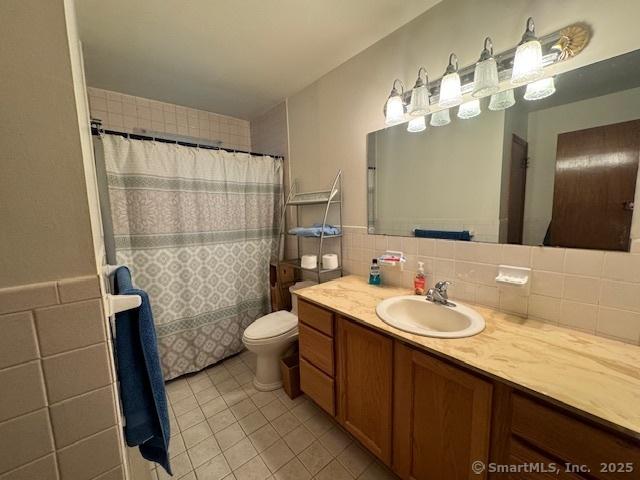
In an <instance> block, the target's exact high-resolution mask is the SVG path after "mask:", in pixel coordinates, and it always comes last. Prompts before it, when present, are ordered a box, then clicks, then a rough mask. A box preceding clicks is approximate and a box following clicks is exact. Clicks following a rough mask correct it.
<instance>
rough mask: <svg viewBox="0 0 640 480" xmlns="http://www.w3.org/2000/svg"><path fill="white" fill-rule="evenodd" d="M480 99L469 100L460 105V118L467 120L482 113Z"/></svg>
mask: <svg viewBox="0 0 640 480" xmlns="http://www.w3.org/2000/svg"><path fill="white" fill-rule="evenodd" d="M480 113H481V110H480V100H478V99H477V98H476V99H475V100H469V101H468V102H464V103H463V104H462V105H460V106H459V107H458V118H462V119H463V120H466V119H468V118H473V117H477V116H478V115H480Z"/></svg>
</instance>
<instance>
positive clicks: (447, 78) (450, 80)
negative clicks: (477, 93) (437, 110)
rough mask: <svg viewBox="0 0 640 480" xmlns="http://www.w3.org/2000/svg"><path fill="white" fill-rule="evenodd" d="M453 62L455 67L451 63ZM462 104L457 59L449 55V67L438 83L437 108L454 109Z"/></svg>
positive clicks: (453, 55)
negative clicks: (438, 96)
mask: <svg viewBox="0 0 640 480" xmlns="http://www.w3.org/2000/svg"><path fill="white" fill-rule="evenodd" d="M454 61H455V66H454V65H453V62H454ZM460 103H462V86H461V85H460V75H458V57H456V55H455V53H452V54H451V55H449V66H448V67H447V70H446V71H445V74H444V76H443V77H442V81H441V82H440V99H439V100H438V106H440V107H442V108H449V107H454V106H456V105H458V104H460Z"/></svg>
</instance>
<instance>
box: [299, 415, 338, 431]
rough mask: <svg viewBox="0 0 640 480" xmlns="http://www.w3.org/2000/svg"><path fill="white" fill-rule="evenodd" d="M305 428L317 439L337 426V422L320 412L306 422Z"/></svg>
mask: <svg viewBox="0 0 640 480" xmlns="http://www.w3.org/2000/svg"><path fill="white" fill-rule="evenodd" d="M304 425H305V427H307V428H308V429H309V431H310V432H311V433H313V434H314V435H315V436H316V437H321V436H322V435H324V434H325V433H326V432H328V431H329V430H331V429H332V428H333V427H335V426H336V425H337V423H336V421H335V420H334V419H333V418H331V417H330V416H329V415H327V414H326V413H324V412H319V413H317V414H316V415H314V416H313V417H311V418H309V419H308V420H307V421H306V422H304Z"/></svg>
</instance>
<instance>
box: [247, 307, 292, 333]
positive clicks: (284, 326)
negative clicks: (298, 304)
mask: <svg viewBox="0 0 640 480" xmlns="http://www.w3.org/2000/svg"><path fill="white" fill-rule="evenodd" d="M297 326H298V317H297V316H296V315H294V314H293V313H291V312H287V311H286V310H280V311H279V312H273V313H270V314H269V315H265V316H264V317H260V318H259V319H257V320H256V321H255V322H253V323H252V324H251V325H249V326H248V327H247V329H246V330H245V331H244V336H245V337H246V338H248V339H250V340H263V339H265V338H271V337H277V336H278V335H282V334H283V333H287V332H288V331H290V330H292V329H294V328H296V327H297Z"/></svg>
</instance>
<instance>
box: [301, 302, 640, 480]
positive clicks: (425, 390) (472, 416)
mask: <svg viewBox="0 0 640 480" xmlns="http://www.w3.org/2000/svg"><path fill="white" fill-rule="evenodd" d="M298 317H299V321H300V325H299V331H300V385H301V388H302V391H304V392H305V393H306V394H307V395H308V396H309V397H310V398H311V399H312V400H314V401H315V402H316V404H318V405H319V406H320V407H321V408H323V409H324V410H326V411H327V412H328V413H329V414H330V415H332V416H334V417H335V418H336V419H337V420H338V422H339V423H340V424H341V425H342V426H343V427H344V428H345V429H346V430H347V431H349V432H350V433H351V434H352V435H353V436H354V437H355V438H356V439H358V440H359V441H360V442H361V443H362V445H364V446H365V447H366V448H367V449H368V450H369V451H371V452H372V453H373V454H374V455H376V456H377V457H378V458H380V459H381V460H382V461H383V462H384V463H386V464H387V465H389V466H391V467H392V468H393V470H394V471H395V472H396V473H397V474H398V475H399V476H400V477H401V478H402V479H403V480H432V479H438V480H439V479H447V480H463V479H464V480H471V479H487V478H489V479H518V480H521V479H525V480H526V479H545V478H548V479H551V478H558V479H570V480H579V479H584V480H599V479H602V480H605V479H606V480H610V479H632V478H633V479H636V478H640V470H639V469H640V440H639V439H637V438H634V437H629V436H626V435H623V434H621V433H620V432H618V431H615V430H612V429H609V428H606V427H604V426H602V425H601V424H599V423H596V422H594V421H592V420H590V419H588V418H586V417H585V416H584V415H580V414H579V413H578V412H575V411H572V410H570V409H568V408H562V407H558V406H556V405H553V404H551V403H550V402H547V401H543V400H540V399H538V398H536V397H533V396H531V395H529V394H528V393H525V392H523V391H520V390H518V389H515V388H512V387H511V386H509V385H507V384H505V383H504V382H502V381H500V380H497V379H493V378H490V377H489V376H484V375H481V374H477V373H475V372H472V371H471V370H469V369H466V368H463V367H458V366H457V365H456V364H454V363H452V362H449V361H447V360H445V359H441V358H440V357H438V356H436V355H434V354H430V353H426V352H425V351H423V350H420V349H418V348H416V347H413V346H409V345H407V344H405V343H404V342H402V341H400V340H397V339H393V338H392V337H391V336H390V335H386V334H385V333H381V332H379V331H377V330H374V329H373V328H369V327H367V326H365V325H362V324H361V323H358V322H355V321H352V320H350V319H347V318H344V317H341V316H340V315H339V314H336V313H334V312H332V311H331V310H328V309H324V308H322V307H319V306H317V305H314V304H311V303H309V302H306V301H304V300H302V299H300V300H299V302H298ZM475 461H480V462H482V463H483V464H485V465H489V462H491V463H493V464H498V465H525V464H527V465H531V464H544V465H546V466H547V468H548V469H549V468H558V469H559V471H558V473H557V474H556V473H553V472H546V473H545V472H541V471H533V472H532V471H526V470H521V471H519V472H515V473H513V472H512V473H508V472H507V473H504V472H503V473H493V472H487V471H486V470H485V471H483V472H480V473H479V474H475V473H474V472H473V470H472V468H471V467H472V464H473V462H475ZM567 463H570V464H573V465H586V466H587V468H588V469H589V470H590V471H589V472H585V471H579V470H576V471H570V472H567V471H565V466H566V464H567ZM629 463H631V464H633V469H634V471H632V472H625V471H623V470H624V468H625V467H624V465H626V464H629ZM554 466H555V467H554Z"/></svg>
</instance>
